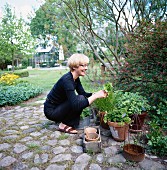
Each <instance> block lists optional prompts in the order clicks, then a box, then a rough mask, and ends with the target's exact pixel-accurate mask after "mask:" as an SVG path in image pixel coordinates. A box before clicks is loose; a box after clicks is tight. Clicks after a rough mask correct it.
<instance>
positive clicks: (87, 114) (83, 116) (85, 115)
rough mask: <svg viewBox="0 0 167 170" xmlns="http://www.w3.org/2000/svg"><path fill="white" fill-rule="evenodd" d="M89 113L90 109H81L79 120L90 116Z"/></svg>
mask: <svg viewBox="0 0 167 170" xmlns="http://www.w3.org/2000/svg"><path fill="white" fill-rule="evenodd" d="M90 114H91V112H90V109H89V107H86V108H85V109H83V111H82V113H81V115H80V118H81V119H84V118H85V117H88V116H90Z"/></svg>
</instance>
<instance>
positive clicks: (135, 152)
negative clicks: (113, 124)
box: [123, 144, 145, 162]
mask: <svg viewBox="0 0 167 170" xmlns="http://www.w3.org/2000/svg"><path fill="white" fill-rule="evenodd" d="M123 156H124V158H125V159H127V160H129V161H134V162H141V161H143V160H144V158H145V150H144V148H143V147H142V146H139V145H135V144H126V145H125V146H124V147H123Z"/></svg>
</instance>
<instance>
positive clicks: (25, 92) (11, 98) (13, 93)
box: [0, 82, 42, 106]
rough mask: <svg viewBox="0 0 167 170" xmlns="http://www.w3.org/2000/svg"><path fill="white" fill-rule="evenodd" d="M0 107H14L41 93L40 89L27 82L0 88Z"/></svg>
mask: <svg viewBox="0 0 167 170" xmlns="http://www.w3.org/2000/svg"><path fill="white" fill-rule="evenodd" d="M0 91H1V93H0V106H5V105H16V104H18V103H21V102H22V101H25V100H28V99H30V98H32V97H35V96H37V95H39V94H40V93H42V89H41V88H39V87H35V86H33V85H31V84H29V83H27V82H20V83H18V84H16V85H11V86H2V85H1V86H0Z"/></svg>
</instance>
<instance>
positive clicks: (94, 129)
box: [85, 127, 97, 133]
mask: <svg viewBox="0 0 167 170" xmlns="http://www.w3.org/2000/svg"><path fill="white" fill-rule="evenodd" d="M85 133H97V129H96V128H93V127H87V128H85Z"/></svg>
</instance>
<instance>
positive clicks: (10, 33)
mask: <svg viewBox="0 0 167 170" xmlns="http://www.w3.org/2000/svg"><path fill="white" fill-rule="evenodd" d="M0 40H1V41H0V46H1V49H0V56H1V61H3V62H6V61H7V60H8V61H11V62H12V68H13V71H14V61H15V58H16V55H17V54H18V53H19V54H20V53H21V54H22V55H23V54H30V53H31V52H32V51H33V49H34V44H35V41H34V40H33V39H32V36H31V33H30V29H29V27H28V26H27V24H26V23H25V22H24V20H23V19H22V18H20V19H18V18H17V17H16V15H15V13H13V12H12V10H11V7H10V6H9V5H8V4H6V5H5V8H4V15H3V17H2V21H1V23H0Z"/></svg>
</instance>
